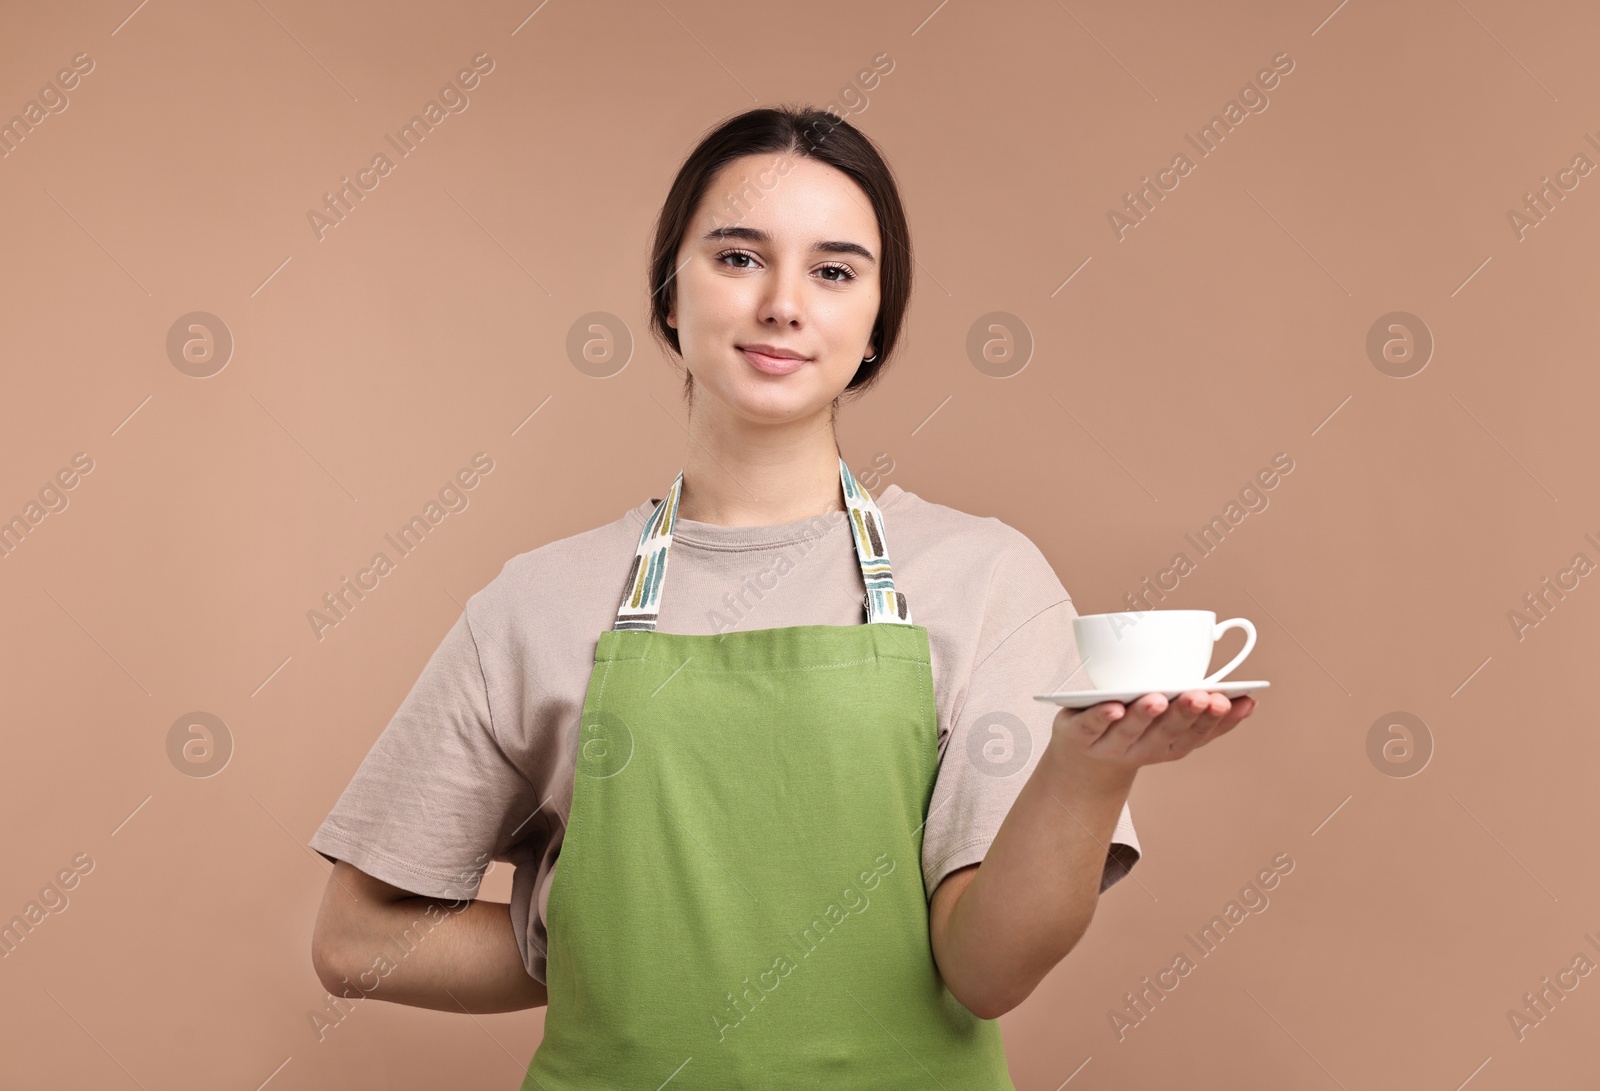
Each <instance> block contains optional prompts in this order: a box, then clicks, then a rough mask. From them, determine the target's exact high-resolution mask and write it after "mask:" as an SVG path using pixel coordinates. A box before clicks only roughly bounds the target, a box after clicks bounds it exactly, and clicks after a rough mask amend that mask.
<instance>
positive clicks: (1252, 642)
mask: <svg viewBox="0 0 1600 1091" xmlns="http://www.w3.org/2000/svg"><path fill="white" fill-rule="evenodd" d="M1229 629H1243V630H1244V647H1243V648H1241V649H1239V654H1238V655H1236V656H1234V657H1233V659H1232V660H1231V661H1229V663H1228V665H1227V666H1226V667H1223V668H1222V669H1221V670H1219V671H1217V673H1215V674H1213V675H1212V676H1211V677H1209V678H1207V679H1206V680H1205V682H1204V683H1202V684H1203V685H1207V686H1209V685H1211V684H1212V683H1213V682H1217V681H1220V680H1221V679H1222V677H1223V676H1224V675H1226V674H1228V673H1229V672H1230V671H1232V670H1233V668H1234V667H1237V666H1238V665H1239V664H1240V663H1243V662H1244V657H1245V656H1247V655H1249V654H1250V649H1251V648H1254V647H1255V646H1256V627H1255V625H1253V624H1252V623H1251V622H1250V621H1249V619H1247V618H1242V617H1235V618H1229V619H1228V620H1227V621H1219V622H1217V627H1216V628H1215V629H1213V630H1212V632H1211V643H1212V644H1213V645H1214V644H1216V642H1217V641H1219V640H1221V639H1222V634H1223V633H1225V632H1227V631H1228V630H1229Z"/></svg>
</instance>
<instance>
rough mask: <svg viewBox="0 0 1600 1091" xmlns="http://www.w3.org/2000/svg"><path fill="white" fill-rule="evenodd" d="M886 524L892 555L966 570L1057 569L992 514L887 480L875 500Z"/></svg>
mask: <svg viewBox="0 0 1600 1091" xmlns="http://www.w3.org/2000/svg"><path fill="white" fill-rule="evenodd" d="M878 507H879V510H880V511H882V512H883V517H884V522H885V524H887V526H888V535H889V545H890V557H891V558H892V559H893V560H894V561H896V562H897V563H898V562H899V561H900V558H901V555H902V554H903V555H904V556H905V559H906V560H907V561H908V562H910V561H911V560H912V559H913V558H920V559H922V560H928V559H936V560H937V561H938V562H939V563H941V564H942V565H944V566H946V567H952V568H961V569H966V570H968V571H974V572H976V571H1004V572H1007V573H1009V574H1016V575H1019V576H1020V575H1026V574H1032V575H1033V576H1035V577H1043V576H1045V574H1046V573H1048V579H1049V580H1052V581H1053V580H1054V579H1055V571H1054V569H1053V568H1051V566H1050V562H1049V561H1048V560H1047V559H1046V557H1045V555H1044V553H1043V552H1042V551H1041V550H1040V549H1039V547H1038V546H1037V545H1035V544H1034V542H1033V539H1031V538H1029V537H1028V536H1027V534H1025V533H1023V532H1022V531H1021V530H1019V529H1018V528H1017V527H1015V526H1013V525H1012V524H1010V523H1008V522H1006V521H1005V520H1004V519H1001V518H1000V517H999V516H995V515H979V514H976V513H973V512H969V511H963V510H961V509H959V508H955V507H951V506H950V505H948V504H941V503H938V502H937V501H933V500H928V499H926V498H924V497H922V496H919V495H917V494H916V493H914V492H910V491H907V490H905V489H902V488H901V487H900V486H898V485H890V486H888V487H887V488H885V489H884V491H883V495H882V496H881V497H880V498H879V500H878Z"/></svg>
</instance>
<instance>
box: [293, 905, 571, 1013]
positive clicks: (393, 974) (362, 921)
mask: <svg viewBox="0 0 1600 1091" xmlns="http://www.w3.org/2000/svg"><path fill="white" fill-rule="evenodd" d="M340 919H341V925H340V927H339V929H338V932H337V933H335V934H332V935H330V936H329V937H328V939H327V948H328V949H329V951H330V954H329V955H328V956H327V957H326V958H322V957H318V958H315V959H314V961H315V962H316V963H317V971H318V976H319V977H320V978H321V980H322V984H323V987H324V988H326V989H327V990H328V991H329V992H330V993H332V994H333V995H334V996H346V997H349V998H350V999H355V998H357V997H366V998H368V999H377V1000H387V1001H390V1002H391V1003H395V1004H408V1005H411V1006H413V1007H419V1008H435V1009H438V1010H440V1011H453V1012H462V1011H466V1012H472V1013H487V1012H502V1011H517V1010H519V1009H522V1008H534V1007H539V1006H541V1005H543V1004H545V1003H547V1002H548V997H547V994H546V992H545V987H544V985H543V983H541V982H539V981H537V980H535V979H534V978H532V977H530V976H528V972H527V970H526V969H524V967H523V963H522V952H521V950H520V949H519V948H518V946H517V940H516V936H515V934H514V933H513V931H512V927H511V907H510V906H509V905H507V904H506V903H504V902H489V901H477V900H471V901H462V902H448V901H446V902H441V901H438V900H437V899H433V898H425V897H420V896H410V897H404V898H397V899H394V900H392V901H384V902H376V901H374V900H373V899H370V898H369V899H364V900H363V903H362V905H361V910H360V912H359V913H351V912H348V910H347V911H346V912H345V913H343V914H341V917H340Z"/></svg>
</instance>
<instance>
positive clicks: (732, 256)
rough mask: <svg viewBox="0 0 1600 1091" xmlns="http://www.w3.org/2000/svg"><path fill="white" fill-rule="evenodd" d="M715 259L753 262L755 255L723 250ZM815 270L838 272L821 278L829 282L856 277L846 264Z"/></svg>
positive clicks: (719, 260)
mask: <svg viewBox="0 0 1600 1091" xmlns="http://www.w3.org/2000/svg"><path fill="white" fill-rule="evenodd" d="M716 260H717V261H718V262H726V261H729V260H743V261H746V262H754V261H755V255H754V254H751V253H750V252H748V251H746V250H724V251H723V252H722V253H720V254H718V255H717V257H716ZM729 268H730V269H749V268H751V266H750V265H730V266H729ZM817 271H818V272H819V273H837V274H839V275H838V276H824V277H823V278H822V279H823V280H826V281H828V282H829V283H831V284H842V283H844V282H845V281H848V280H854V279H856V274H855V270H853V269H851V268H850V267H849V266H848V265H824V266H823V267H822V268H821V269H819V270H817Z"/></svg>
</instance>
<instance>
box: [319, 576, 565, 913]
mask: <svg viewBox="0 0 1600 1091" xmlns="http://www.w3.org/2000/svg"><path fill="white" fill-rule="evenodd" d="M469 606H470V603H469ZM538 808H539V799H538V798H537V795H536V793H535V790H534V787H533V785H532V783H531V782H530V781H529V780H528V778H527V777H526V776H525V775H524V774H523V773H522V771H521V770H520V769H519V768H518V767H517V766H516V765H515V764H514V763H513V762H512V761H511V759H510V758H509V757H507V755H506V752H505V751H504V750H503V749H502V748H501V745H500V741H499V739H498V737H497V735H496V731H495V723H494V711H493V710H492V709H491V708H490V705H489V696H488V687H487V685H486V683H485V680H484V673H483V669H482V664H481V663H480V661H479V655H478V645H477V640H476V638H475V635H474V632H473V626H472V622H471V621H470V619H469V618H468V616H467V615H466V614H462V616H461V617H459V618H458V619H457V620H456V622H455V624H454V625H452V626H451V628H450V631H449V632H447V633H446V634H445V636H444V639H443V640H442V641H441V642H440V644H439V646H438V648H436V649H435V650H434V652H433V655H432V656H431V657H430V658H429V659H428V662H427V665H426V666H425V667H424V668H423V670H422V673H421V675H420V676H419V677H418V678H417V680H416V682H415V683H414V684H413V685H412V687H411V691H410V693H408V694H407V695H406V697H405V700H404V701H402V702H401V704H400V707H399V709H398V710H397V711H396V712H395V714H394V716H393V718H392V719H390V721H389V723H388V726H386V727H385V728H384V729H383V731H382V733H380V734H379V736H378V738H377V740H376V741H375V742H374V743H373V745H372V749H371V750H370V751H369V752H368V754H367V756H366V758H365V759H364V760H363V761H362V762H361V765H360V766H359V767H358V768H357V769H356V771H355V774H354V776H353V777H352V778H351V780H350V783H349V785H348V786H347V787H346V788H345V790H344V792H343V794H342V795H341V796H340V797H339V800H338V802H337V803H336V804H335V805H334V807H333V810H332V811H331V812H330V813H329V814H328V816H327V818H326V819H325V820H324V821H323V823H322V825H321V826H320V827H319V828H318V829H317V831H316V833H315V834H314V835H313V836H312V838H311V841H310V845H311V847H312V848H313V849H315V850H316V851H317V852H319V853H321V854H322V855H323V856H324V857H325V858H327V859H328V860H330V861H332V860H345V861H348V862H349V863H351V864H353V865H355V866H356V867H358V868H360V869H361V870H362V871H364V872H366V873H367V874H369V875H371V876H373V877H375V878H378V879H381V880H383V881H384V882H386V883H390V884H392V885H394V886H397V887H400V888H401V889H403V890H407V891H410V892H411V893H413V894H420V895H424V896H427V897H433V898H440V899H460V898H471V897H474V896H475V895H476V894H477V891H478V885H479V882H480V881H481V880H482V878H483V873H484V871H485V870H486V869H487V868H488V866H489V862H490V861H491V860H501V859H503V860H513V861H514V860H517V859H519V858H521V857H524V856H526V855H528V854H529V853H531V852H534V851H537V847H536V846H531V845H529V844H528V843H527V838H528V837H531V836H536V835H538V834H542V833H544V832H545V825H544V824H543V823H541V822H534V821H530V819H531V818H532V817H533V814H534V812H536V811H537V810H538Z"/></svg>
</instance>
